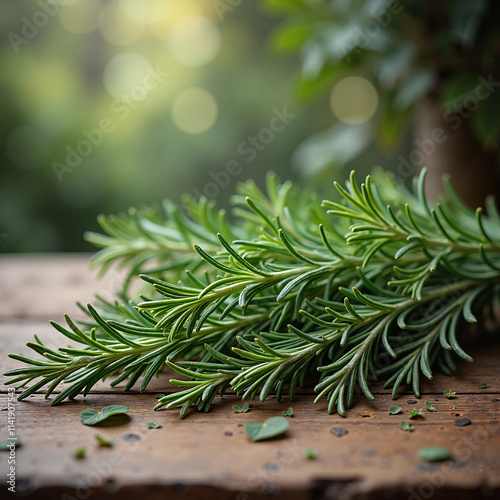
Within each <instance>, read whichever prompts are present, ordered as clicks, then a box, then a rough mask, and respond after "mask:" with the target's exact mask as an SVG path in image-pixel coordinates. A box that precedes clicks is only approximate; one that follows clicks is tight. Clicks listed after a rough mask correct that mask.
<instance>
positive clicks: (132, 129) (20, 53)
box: [0, 0, 331, 252]
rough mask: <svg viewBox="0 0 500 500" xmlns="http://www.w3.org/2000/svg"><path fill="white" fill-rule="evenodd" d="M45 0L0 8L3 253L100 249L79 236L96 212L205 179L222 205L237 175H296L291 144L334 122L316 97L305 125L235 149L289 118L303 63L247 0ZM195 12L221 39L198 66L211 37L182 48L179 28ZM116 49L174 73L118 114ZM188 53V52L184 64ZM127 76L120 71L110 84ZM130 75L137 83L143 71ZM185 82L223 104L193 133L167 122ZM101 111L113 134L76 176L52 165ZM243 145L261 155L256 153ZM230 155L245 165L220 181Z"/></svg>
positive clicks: (195, 188) (176, 192) (156, 198)
mask: <svg viewBox="0 0 500 500" xmlns="http://www.w3.org/2000/svg"><path fill="white" fill-rule="evenodd" d="M47 3H49V4H52V3H51V2H40V3H39V2H24V1H23V2H19V1H5V2H2V5H1V7H0V9H1V15H0V32H1V34H2V36H1V37H0V65H1V68H2V71H1V73H0V89H1V93H0V112H1V113H0V137H1V143H2V145H3V146H4V147H2V148H1V152H0V155H1V157H0V161H1V164H2V182H1V183H0V233H1V234H2V235H4V236H3V237H0V251H2V252H12V251H70V250H71V251H74V250H94V247H92V246H91V245H90V244H88V243H85V242H84V240H83V238H82V234H83V233H84V231H86V230H92V229H97V228H98V225H97V222H96V217H97V215H98V214H99V213H117V212H120V211H126V210H127V209H128V208H129V207H130V206H141V205H143V204H151V203H160V202H161V201H162V200H163V199H164V198H171V199H173V200H174V201H179V200H180V198H181V195H182V194H183V193H184V192H187V193H191V194H196V193H197V192H202V193H203V192H204V191H205V188H206V187H207V186H208V185H209V184H210V183H212V184H213V183H214V182H215V181H214V178H213V177H216V178H217V179H218V182H219V184H218V185H217V187H218V189H219V190H218V192H217V193H216V192H215V191H214V190H213V189H212V191H210V189H208V194H209V195H210V196H211V197H214V198H217V202H218V203H219V204H220V205H222V206H224V205H225V204H226V203H227V200H228V198H229V196H230V195H231V194H232V193H233V192H234V185H235V184H236V183H237V182H240V181H244V180H247V179H248V178H254V179H256V180H257V181H258V182H261V181H262V182H263V179H264V177H265V173H266V172H267V170H269V169H273V170H276V171H278V172H280V171H281V172H282V173H283V174H284V175H285V176H286V177H292V178H293V177H296V175H294V174H293V173H290V172H287V170H288V159H289V158H290V156H291V154H292V152H293V150H294V148H295V146H296V144H298V143H300V142H301V141H303V140H304V139H305V138H306V137H307V136H308V135H309V134H310V133H311V132H314V131H319V130H322V129H323V128H325V127H326V126H328V124H329V123H330V120H331V114H330V113H329V112H328V110H326V112H325V111H322V109H321V103H318V104H317V105H316V106H315V107H313V108H310V109H304V110H301V112H300V120H299V119H293V120H291V121H290V124H289V125H287V126H286V128H284V129H283V131H281V132H279V133H276V134H275V136H274V138H273V140H272V141H271V142H269V143H268V144H258V145H257V146H258V148H259V149H261V150H258V149H257V147H254V148H250V147H249V146H248V145H246V146H245V145H244V146H241V144H242V143H244V142H248V140H249V137H254V136H257V135H258V133H259V131H261V129H263V128H267V127H269V123H270V120H271V119H272V118H273V116H275V112H274V111H273V110H279V111H280V112H281V111H282V110H283V109H284V108H285V107H286V109H287V110H288V112H289V113H294V109H293V103H291V100H290V98H289V94H288V93H287V92H286V89H287V83H286V82H287V81H288V80H289V75H290V74H292V73H293V71H294V68H295V67H296V64H297V63H296V61H293V60H289V61H281V62H279V64H276V56H275V55H274V54H273V52H272V51H271V50H269V47H268V45H267V37H268V35H269V33H270V32H271V31H272V29H273V28H274V27H275V25H276V22H277V20H275V19H272V18H267V17H265V16H263V15H262V13H261V12H260V11H259V9H258V6H257V4H256V3H254V2H241V4H240V5H236V4H237V2H228V1H225V0H221V1H218V2H212V1H205V0H161V1H159V0H156V1H155V0H141V2H136V1H135V0H134V1H133V2H131V1H130V0H110V1H104V0H102V1H101V0H93V1H91V0H80V1H79V2H78V1H75V0H66V1H64V2H63V1H61V2H60V3H61V4H62V5H60V6H59V7H57V5H56V8H55V10H54V12H50V11H49V13H47V12H46V11H45V10H44V9H43V8H42V6H41V5H42V4H44V5H46V4H47ZM232 4H234V5H235V6H232ZM165 5H168V6H170V10H169V11H168V13H167V14H166V15H165V16H164V17H162V16H160V15H158V16H157V17H158V19H153V21H154V22H149V24H148V23H144V22H142V23H141V22H140V21H141V19H140V18H137V19H136V21H137V22H135V21H133V20H132V19H130V16H129V17H127V16H126V15H125V13H124V12H125V11H124V9H126V8H128V9H130V8H132V9H134V8H137V9H139V14H140V6H143V7H144V8H146V9H149V8H153V7H155V8H161V7H162V6H165ZM44 12H45V13H46V16H45V14H44ZM153 14H154V11H153ZM45 17H46V19H47V21H46V22H45V23H44V19H45ZM200 17H201V18H202V19H203V20H205V22H206V23H208V25H209V26H212V28H213V27H215V28H214V29H215V30H216V34H217V32H218V34H219V38H220V47H219V48H218V50H217V52H216V54H215V56H214V57H213V59H211V60H208V61H206V62H205V63H203V61H201V63H200V61H199V60H196V57H197V56H199V53H200V51H201V52H203V50H204V46H206V44H204V38H203V36H200V37H199V38H198V39H195V40H194V41H192V42H190V41H189V37H187V40H186V43H185V44H184V45H183V44H182V35H183V33H182V30H181V31H180V34H179V30H180V27H181V28H182V26H183V25H182V23H183V22H187V21H189V20H192V19H193V18H200ZM149 21H151V20H149ZM156 21H157V22H156ZM35 23H37V24H40V25H41V26H37V25H36V24H35ZM69 28H71V29H72V30H73V31H70V29H69ZM75 30H76V31H78V30H79V31H82V30H87V31H88V32H87V33H75V32H74V31H75ZM134 30H138V31H137V33H136V37H135V39H134V37H133V36H132V35H133V34H134V33H135V31H134ZM212 31H213V30H212ZM175 33H177V35H176V36H177V39H179V37H180V38H181V40H180V42H178V43H177V45H176V44H175V43H174V42H175V39H174V41H172V36H173V34H174V35H175ZM127 37H128V38H127ZM109 40H114V43H112V42H110V41H109ZM208 41H209V42H210V41H211V39H210V38H209V39H208ZM215 41H216V42H217V38H216V40H215ZM190 43H191V45H190ZM123 54H125V55H130V54H132V55H133V56H134V55H136V56H140V57H142V58H144V59H145V60H146V61H147V62H148V63H149V64H150V66H151V67H152V68H153V69H156V67H159V68H160V69H161V71H163V72H168V76H166V77H165V78H164V79H163V81H161V82H160V83H159V84H158V87H157V88H155V89H153V90H151V92H149V93H148V94H147V95H146V97H144V99H143V100H141V101H140V102H132V103H131V104H130V103H126V102H125V103H124V102H122V101H121V100H120V102H119V106H121V108H120V109H122V111H118V108H117V104H116V103H115V101H116V96H114V95H112V94H110V92H109V90H108V88H109V85H108V84H107V83H106V78H107V76H106V75H108V73H109V72H110V68H111V67H112V66H111V64H112V63H113V61H116V60H115V57H116V56H120V55H123ZM184 55H186V57H188V56H190V57H191V59H187V60H185V61H183V60H182V57H183V56H184ZM209 56H210V54H208V56H207V58H208V57H209ZM140 57H139V58H137V57H136V60H139V61H140ZM193 58H194V59H193ZM131 60H132V61H133V60H134V59H131ZM189 64H190V65H189ZM193 64H198V65H197V66H196V65H195V66H193ZM125 69H127V68H125ZM132 73H133V72H132ZM136 73H137V71H136ZM139 73H140V72H139ZM129 76H130V75H128V74H127V71H125V74H124V75H123V78H122V79H118V82H115V84H116V83H117V84H118V85H119V84H120V83H121V82H125V83H126V82H127V78H128V77H129ZM131 76H132V81H134V78H133V77H134V76H139V77H142V74H139V75H134V74H132V75H131ZM125 77H127V78H125ZM284 82H285V83H284ZM112 83H113V82H112ZM192 87H196V88H202V89H204V90H206V91H207V92H209V93H210V95H211V96H212V97H213V99H214V100H215V102H216V104H217V108H218V112H217V117H216V120H215V122H214V124H213V126H212V127H211V128H210V129H209V130H207V131H206V132H204V133H200V134H197V135H193V134H187V133H185V132H183V131H182V130H180V129H179V128H178V127H177V126H176V124H175V122H174V120H173V117H172V109H173V106H174V103H175V100H176V98H177V97H178V96H179V95H180V94H181V93H182V91H183V90H185V89H188V88H192ZM124 104H125V106H124ZM124 107H125V109H128V114H125V113H126V111H124V110H123V108H124ZM103 119H109V120H110V121H111V122H112V124H113V125H114V127H115V128H114V130H113V132H112V133H109V134H105V136H104V139H103V140H102V142H101V143H100V144H99V145H98V146H95V147H93V149H92V152H91V154H89V155H88V156H86V157H84V158H83V160H82V161H81V163H80V164H79V165H78V166H76V167H75V168H74V169H72V170H71V171H69V170H68V171H64V170H58V169H56V170H55V169H54V166H53V164H54V163H55V162H57V163H60V164H65V161H66V157H67V155H68V150H67V148H68V147H69V148H73V149H75V148H76V147H77V146H78V144H79V143H80V141H82V140H84V139H85V135H84V132H83V131H87V132H91V131H92V130H95V129H96V128H97V127H99V125H100V122H101V120H103ZM266 140H267V137H266ZM248 149H253V150H254V152H255V158H253V159H252V160H251V161H249V160H250V158H251V156H252V153H250V152H248ZM243 150H246V152H245V151H243ZM230 162H238V163H239V165H240V167H241V172H240V173H239V174H231V176H230V179H229V180H228V179H227V176H226V175H224V174H223V173H221V172H226V167H227V165H228V164H229V163H230ZM58 173H59V174H60V175H59V178H60V179H61V181H59V178H58ZM226 184H227V185H226ZM209 187H212V188H213V185H211V186H209ZM214 195H215V196H214Z"/></svg>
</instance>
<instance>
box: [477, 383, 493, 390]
mask: <svg viewBox="0 0 500 500" xmlns="http://www.w3.org/2000/svg"><path fill="white" fill-rule="evenodd" d="M488 387H491V385H490V384H487V383H486V382H481V383H480V384H479V385H478V386H477V388H478V389H488Z"/></svg>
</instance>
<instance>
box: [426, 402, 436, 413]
mask: <svg viewBox="0 0 500 500" xmlns="http://www.w3.org/2000/svg"><path fill="white" fill-rule="evenodd" d="M425 406H426V408H427V409H428V410H429V411H437V410H436V408H435V407H434V406H432V403H431V402H430V401H426V402H425Z"/></svg>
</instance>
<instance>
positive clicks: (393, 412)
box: [389, 405, 401, 415]
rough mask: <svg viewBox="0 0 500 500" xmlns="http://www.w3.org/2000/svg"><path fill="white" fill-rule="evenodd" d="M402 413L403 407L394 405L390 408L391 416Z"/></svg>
mask: <svg viewBox="0 0 500 500" xmlns="http://www.w3.org/2000/svg"><path fill="white" fill-rule="evenodd" d="M398 413H401V406H398V405H394V406H391V407H390V408H389V415H397V414H398Z"/></svg>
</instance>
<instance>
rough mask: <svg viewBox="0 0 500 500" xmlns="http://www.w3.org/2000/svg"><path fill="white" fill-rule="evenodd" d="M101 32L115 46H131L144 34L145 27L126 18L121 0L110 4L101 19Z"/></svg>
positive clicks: (115, 0) (104, 9) (105, 8)
mask: <svg viewBox="0 0 500 500" xmlns="http://www.w3.org/2000/svg"><path fill="white" fill-rule="evenodd" d="M99 31H100V32H101V35H102V36H103V38H104V39H105V40H107V41H108V42H109V43H111V44H113V45H118V46H122V45H129V44H131V43H133V42H135V41H136V40H138V39H139V37H140V36H141V35H142V34H143V33H144V26H143V25H142V24H139V23H136V22H135V21H133V20H132V19H130V17H128V16H126V15H125V13H124V11H123V10H122V9H121V7H120V1H119V0H112V1H111V2H108V3H107V4H106V5H105V6H104V7H103V9H102V12H101V16H100V18H99Z"/></svg>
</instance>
